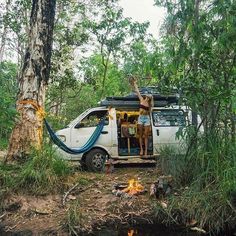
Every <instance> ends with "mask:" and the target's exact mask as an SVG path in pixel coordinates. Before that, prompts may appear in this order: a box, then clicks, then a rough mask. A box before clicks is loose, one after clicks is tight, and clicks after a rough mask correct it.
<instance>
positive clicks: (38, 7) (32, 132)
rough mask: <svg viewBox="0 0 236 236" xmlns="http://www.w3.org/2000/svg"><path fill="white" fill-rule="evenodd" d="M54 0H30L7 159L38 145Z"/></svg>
mask: <svg viewBox="0 0 236 236" xmlns="http://www.w3.org/2000/svg"><path fill="white" fill-rule="evenodd" d="M55 5H56V0H33V3H32V10H31V16H30V32H29V40H28V46H27V48H26V53H25V58H24V62H23V66H22V70H21V74H20V76H19V93H18V101H17V105H16V106H17V111H18V112H19V116H18V120H17V121H16V125H15V127H14V129H13V132H12V135H11V138H10V144H9V148H8V154H7V159H13V158H14V159H20V158H22V157H24V156H26V155H27V154H28V153H29V152H30V150H31V148H32V147H33V148H40V147H41V144H42V130H43V107H44V103H45V91H46V87H47V84H48V79H49V73H50V61H51V51H52V35H53V26H54V17H55Z"/></svg>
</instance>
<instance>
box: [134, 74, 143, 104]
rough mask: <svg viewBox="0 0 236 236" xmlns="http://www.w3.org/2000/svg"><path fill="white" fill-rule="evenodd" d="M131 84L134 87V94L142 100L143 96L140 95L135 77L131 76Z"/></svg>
mask: <svg viewBox="0 0 236 236" xmlns="http://www.w3.org/2000/svg"><path fill="white" fill-rule="evenodd" d="M131 85H132V87H133V88H134V91H135V92H136V94H137V95H138V98H139V100H140V101H142V100H143V97H142V96H141V94H140V92H139V89H138V85H137V81H136V79H135V78H133V79H132V80H131Z"/></svg>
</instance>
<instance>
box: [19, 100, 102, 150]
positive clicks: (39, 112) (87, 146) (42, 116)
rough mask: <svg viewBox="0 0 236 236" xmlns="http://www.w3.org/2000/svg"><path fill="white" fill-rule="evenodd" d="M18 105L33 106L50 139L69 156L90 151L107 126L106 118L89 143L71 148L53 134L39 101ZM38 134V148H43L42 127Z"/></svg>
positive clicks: (29, 101) (26, 101)
mask: <svg viewBox="0 0 236 236" xmlns="http://www.w3.org/2000/svg"><path fill="white" fill-rule="evenodd" d="M18 104H21V105H31V106H32V108H33V109H34V110H35V111H36V116H37V117H38V119H39V121H44V123H45V126H46V128H47V131H48V134H49V136H50V138H51V139H52V141H53V142H54V143H55V144H56V145H57V146H58V147H59V148H61V149H62V150H63V151H65V152H67V153H69V154H80V153H83V152H87V151H89V150H90V149H91V148H92V147H93V145H94V144H95V143H96V141H97V140H98V138H99V136H100V134H101V132H102V129H103V127H104V124H105V118H104V119H102V120H101V121H100V122H99V123H98V125H97V127H96V129H95V130H94V132H93V134H92V135H91V137H90V138H89V139H88V141H87V142H86V143H85V144H84V145H83V146H82V147H80V148H69V147H67V146H66V145H65V144H64V143H63V142H62V141H61V140H60V138H58V136H57V135H56V134H55V133H54V132H53V130H52V128H51V127H50V125H49V124H48V122H47V121H46V119H45V115H46V113H45V111H44V109H43V107H42V106H40V105H38V103H37V101H35V100H22V101H19V102H18ZM20 109H22V108H20ZM37 132H38V136H39V143H38V147H41V143H42V134H43V126H40V127H39V128H38V129H37Z"/></svg>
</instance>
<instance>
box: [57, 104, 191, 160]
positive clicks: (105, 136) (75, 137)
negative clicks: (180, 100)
mask: <svg viewBox="0 0 236 236" xmlns="http://www.w3.org/2000/svg"><path fill="white" fill-rule="evenodd" d="M96 112H98V113H99V112H107V115H106V116H107V124H106V125H105V126H104V128H103V131H102V133H101V135H100V137H99V138H98V140H97V142H96V143H95V144H94V146H93V148H101V149H103V150H105V151H106V153H107V154H108V155H109V156H110V157H111V158H117V159H128V158H134V157H138V155H136V156H134V155H133V156H129V155H126V156H124V155H119V145H120V144H119V142H120V141H119V140H118V139H119V135H118V133H119V130H118V121H117V109H116V108H109V109H108V108H107V107H95V108H91V109H88V110H86V111H85V112H83V113H82V114H81V115H79V116H78V117H77V118H76V119H74V120H73V121H72V122H71V123H70V124H69V125H68V126H67V128H64V129H62V130H59V131H57V133H56V134H57V135H58V136H59V137H60V138H61V139H62V140H63V141H64V143H65V145H67V146H68V147H70V148H74V149H76V148H77V149H78V148H80V147H82V146H83V145H84V144H85V143H86V142H87V140H88V139H89V138H90V136H91V135H92V133H93V131H94V130H95V128H96V126H92V127H79V128H76V125H78V124H80V123H82V121H84V120H85V119H87V118H88V117H89V116H90V115H91V114H94V113H96ZM168 112H169V113H170V114H172V113H174V115H173V114H172V115H169V113H168ZM175 113H176V119H173V117H175ZM186 114H187V116H186ZM179 116H183V117H182V118H178V117H179ZM166 117H167V118H166ZM168 119H170V120H168ZM182 119H185V120H184V121H183V120H182ZM188 120H191V111H190V110H189V109H187V107H180V106H172V107H160V108H158V107H153V109H152V112H151V124H152V127H151V128H152V150H153V153H152V156H156V155H158V153H159V151H160V149H161V147H163V146H165V145H168V146H174V147H177V148H178V147H179V146H180V140H179V139H177V138H176V132H177V131H178V130H179V128H180V123H181V122H184V123H183V125H187V123H188ZM163 122H164V123H163ZM172 122H173V125H172V124H171V123H172ZM181 124H182V123H181ZM120 139H121V136H120ZM134 139H135V138H134ZM136 139H137V142H138V138H136ZM125 142H126V141H125ZM125 142H124V143H125ZM58 151H59V153H60V154H62V156H63V157H64V158H65V159H68V160H81V158H82V157H83V155H84V153H81V154H78V155H72V154H67V153H65V152H64V151H62V150H60V149H59V148H58Z"/></svg>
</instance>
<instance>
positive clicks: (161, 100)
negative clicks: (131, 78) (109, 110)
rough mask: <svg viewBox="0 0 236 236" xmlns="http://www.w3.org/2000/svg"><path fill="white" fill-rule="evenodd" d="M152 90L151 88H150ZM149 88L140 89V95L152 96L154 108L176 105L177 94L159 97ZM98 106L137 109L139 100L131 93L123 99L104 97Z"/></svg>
mask: <svg viewBox="0 0 236 236" xmlns="http://www.w3.org/2000/svg"><path fill="white" fill-rule="evenodd" d="M151 89H152V87H151ZM151 89H150V88H142V89H140V93H141V95H152V96H153V100H154V106H155V107H164V106H168V105H177V104H178V101H179V96H178V94H172V95H161V94H158V93H156V91H155V90H153V89H152V90H151ZM99 105H100V106H112V107H126V108H129V107H130V108H138V107H139V98H138V96H137V95H136V93H131V94H129V95H127V96H124V97H117V96H114V97H106V98H105V99H103V100H102V101H100V103H99Z"/></svg>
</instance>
